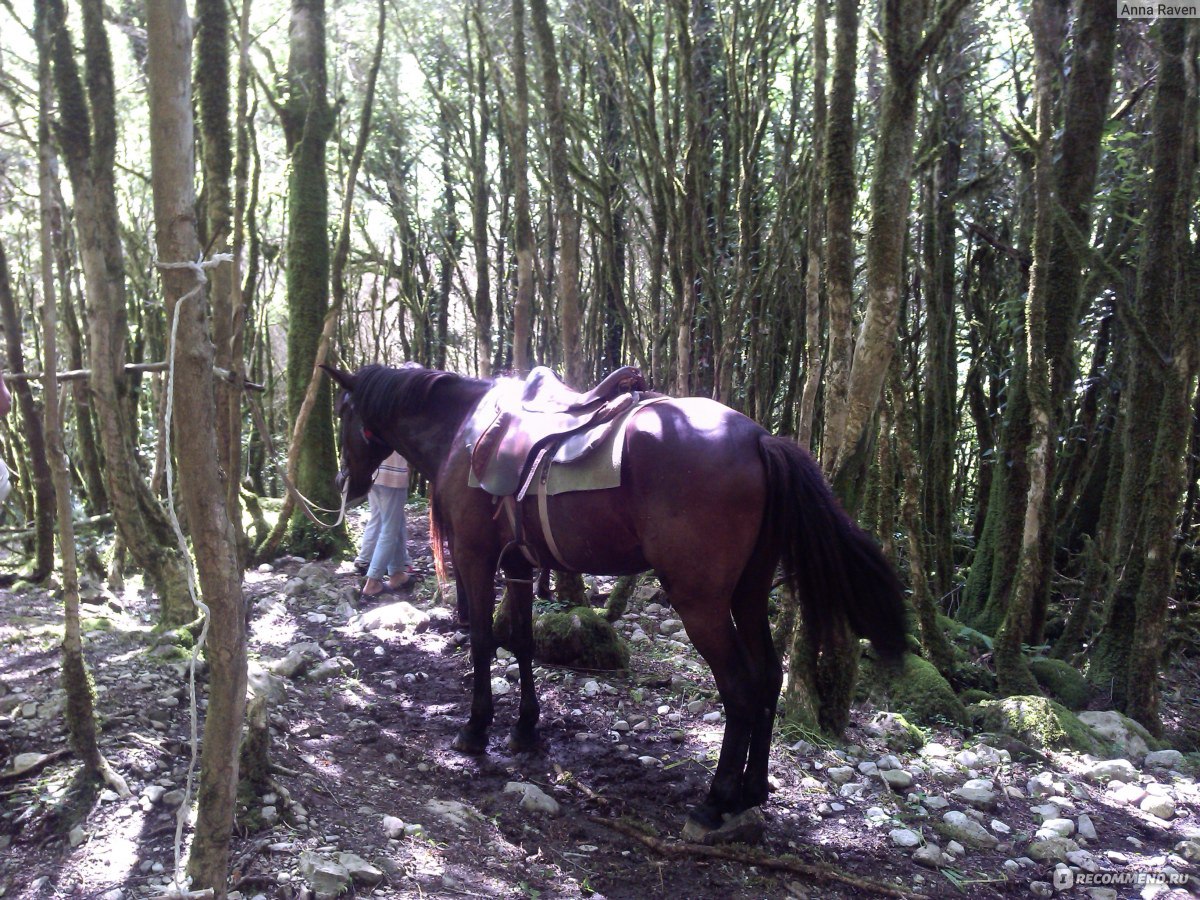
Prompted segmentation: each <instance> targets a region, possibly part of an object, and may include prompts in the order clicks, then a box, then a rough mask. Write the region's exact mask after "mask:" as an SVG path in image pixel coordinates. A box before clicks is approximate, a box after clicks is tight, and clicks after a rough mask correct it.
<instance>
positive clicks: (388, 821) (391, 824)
mask: <svg viewBox="0 0 1200 900" xmlns="http://www.w3.org/2000/svg"><path fill="white" fill-rule="evenodd" d="M383 833H384V834H386V835H387V836H388V837H389V838H392V839H393V840H399V839H400V838H402V837H404V820H403V819H398V818H396V817H395V816H384V817H383Z"/></svg>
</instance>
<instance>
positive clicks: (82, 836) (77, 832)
mask: <svg viewBox="0 0 1200 900" xmlns="http://www.w3.org/2000/svg"><path fill="white" fill-rule="evenodd" d="M67 840H68V841H69V842H70V844H71V847H72V849H74V848H75V847H78V846H79V845H80V844H82V843H83V842H84V841H86V840H87V832H86V831H84V830H83V826H82V825H76V826H75V827H74V828H72V829H71V831H70V833H69V834H68V835H67Z"/></svg>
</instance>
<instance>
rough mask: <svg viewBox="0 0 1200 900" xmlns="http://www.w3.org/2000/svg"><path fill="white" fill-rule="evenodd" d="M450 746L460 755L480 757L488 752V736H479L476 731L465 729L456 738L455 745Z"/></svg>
mask: <svg viewBox="0 0 1200 900" xmlns="http://www.w3.org/2000/svg"><path fill="white" fill-rule="evenodd" d="M450 746H451V747H453V748H454V749H455V750H457V751H458V752H459V753H469V754H471V755H472V756H478V755H479V754H480V753H484V752H485V751H486V750H487V735H486V734H477V733H476V732H474V731H471V730H469V729H466V728H464V729H463V730H462V731H460V732H459V733H458V736H457V737H455V738H454V743H453V744H451V745H450Z"/></svg>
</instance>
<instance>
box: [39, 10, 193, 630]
mask: <svg viewBox="0 0 1200 900" xmlns="http://www.w3.org/2000/svg"><path fill="white" fill-rule="evenodd" d="M82 6H83V31H84V59H85V64H86V67H87V73H88V79H87V82H88V88H87V94H86V95H85V93H84V88H83V84H82V83H81V80H80V77H79V69H78V66H77V64H76V61H75V56H74V48H73V46H72V42H71V36H70V34H69V33H68V31H67V26H66V10H65V9H64V6H63V3H62V0H47V7H48V9H47V17H48V27H49V29H50V37H51V40H52V42H53V46H52V54H53V61H54V78H55V85H56V87H57V93H58V103H59V117H60V129H59V140H60V143H61V146H62V149H63V154H64V156H65V157H66V160H67V168H68V171H69V172H70V176H71V186H72V188H73V189H74V194H75V229H76V234H77V236H78V244H79V255H80V259H81V261H82V264H83V274H84V281H85V283H86V286H87V294H88V325H89V332H90V337H91V341H90V343H89V346H88V350H89V355H90V363H91V365H90V369H91V376H90V384H91V388H92V396H93V397H94V398H95V401H96V406H97V413H98V415H97V419H98V424H99V436H100V444H101V447H102V448H103V451H104V463H105V477H106V488H107V491H108V497H109V500H110V501H111V503H112V507H113V514H114V518H115V520H116V524H117V530H118V532H119V533H120V535H121V539H122V541H123V542H124V544H125V546H126V547H128V548H129V550H130V552H131V553H132V554H133V557H134V559H135V561H136V562H137V565H138V566H139V567H140V568H142V569H143V570H145V572H146V577H147V579H148V580H149V582H150V584H151V585H152V586H153V588H154V591H155V593H157V594H158V596H159V598H160V600H161V602H162V607H161V610H160V619H161V621H162V623H163V624H165V625H168V626H171V625H180V624H183V623H185V622H189V621H191V620H192V618H193V617H194V616H195V607H194V606H193V605H192V601H191V597H190V595H189V594H188V590H187V575H186V569H185V563H184V560H183V557H182V556H181V555H180V553H179V550H178V549H177V548H175V547H173V546H171V545H170V544H169V542H168V538H167V536H168V535H169V534H170V527H169V525H168V524H167V519H166V516H165V514H164V513H163V509H162V507H161V506H160V505H159V503H158V501H157V500H156V499H155V498H154V496H153V495H152V494H151V493H150V489H149V486H148V485H147V484H146V481H145V479H144V478H143V477H142V474H141V471H140V469H139V467H138V462H137V456H136V450H135V446H134V435H135V434H137V431H138V429H137V427H136V423H135V421H134V420H133V418H132V412H133V410H132V403H131V397H130V387H131V386H130V384H129V380H128V379H127V377H126V375H125V371H124V364H125V355H126V353H125V351H126V343H127V338H128V328H127V325H126V313H125V277H124V259H123V254H122V249H121V227H120V217H119V215H118V212H117V198H116V190H115V185H114V181H113V163H114V156H115V150H116V110H115V98H114V94H113V74H112V57H111V55H110V52H109V47H108V39H107V32H106V30H105V28H106V26H105V24H104V16H103V9H102V4H101V3H100V2H99V0H84V2H83V4H82Z"/></svg>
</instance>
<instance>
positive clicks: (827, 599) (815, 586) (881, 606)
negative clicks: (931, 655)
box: [759, 434, 907, 658]
mask: <svg viewBox="0 0 1200 900" xmlns="http://www.w3.org/2000/svg"><path fill="white" fill-rule="evenodd" d="M759 455H760V456H761V457H762V460H763V465H764V466H765V467H766V470H767V508H766V513H765V516H764V521H763V529H764V534H767V535H771V536H773V537H774V539H775V541H777V542H778V552H779V555H780V558H781V560H782V563H783V572H784V578H785V580H786V581H787V583H788V584H789V586H790V587H791V588H792V590H793V592H794V593H795V595H796V597H797V598H798V600H799V602H800V608H801V611H802V614H803V616H804V621H805V623H806V624H807V625H808V627H809V628H810V629H812V631H813V633H814V634H815V635H823V634H827V633H829V631H828V630H829V629H831V628H833V627H834V626H835V624H836V623H837V622H839V621H841V620H842V617H843V616H844V617H845V619H846V620H848V621H849V623H850V627H851V629H853V631H854V632H855V634H857V635H859V636H860V637H865V638H868V639H869V640H870V641H871V644H872V645H873V646H874V647H875V650H876V651H877V652H878V653H879V654H880V655H881V656H883V657H885V658H897V657H899V656H900V655H901V654H903V653H904V651H905V649H906V647H907V643H906V640H905V632H906V630H907V629H906V625H905V615H904V596H903V590H902V588H901V586H900V582H899V580H898V579H897V577H896V573H895V572H894V571H893V570H892V567H891V565H890V564H889V563H888V561H887V559H886V558H885V557H884V555H883V552H882V551H881V550H880V549H879V545H878V544H876V543H875V541H874V539H873V538H871V537H870V536H869V535H868V534H867V533H866V532H864V531H863V530H862V529H861V528H859V527H858V526H857V525H856V524H855V523H854V522H853V521H852V520H851V519H850V517H849V516H848V515H847V514H846V512H845V511H844V510H843V509H842V507H841V505H840V504H839V503H838V501H837V498H835V497H834V495H833V491H832V490H830V488H829V485H828V483H826V481H825V478H824V476H823V475H822V474H821V470H820V469H819V468H818V467H817V464H816V463H815V462H814V461H813V459H812V457H811V456H809V454H808V453H807V451H805V450H803V449H801V448H800V447H799V446H798V445H797V444H795V443H793V442H791V441H789V440H785V439H783V438H779V437H775V436H773V435H766V434H764V435H763V436H762V438H761V439H760V441H759Z"/></svg>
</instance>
